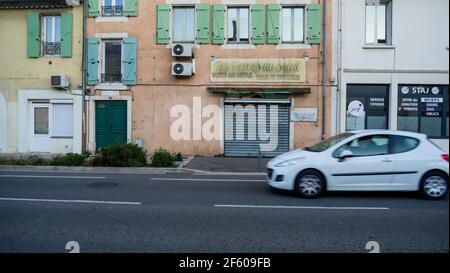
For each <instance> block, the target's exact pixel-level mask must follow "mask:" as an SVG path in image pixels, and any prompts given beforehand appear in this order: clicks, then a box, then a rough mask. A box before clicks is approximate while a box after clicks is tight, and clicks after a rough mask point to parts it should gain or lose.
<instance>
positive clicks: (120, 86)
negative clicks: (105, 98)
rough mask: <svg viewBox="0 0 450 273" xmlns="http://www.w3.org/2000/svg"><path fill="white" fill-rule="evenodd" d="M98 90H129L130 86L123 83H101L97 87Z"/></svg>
mask: <svg viewBox="0 0 450 273" xmlns="http://www.w3.org/2000/svg"><path fill="white" fill-rule="evenodd" d="M95 89H97V90H118V91H120V90H128V86H126V85H123V84H121V83H101V84H98V85H96V86H95Z"/></svg>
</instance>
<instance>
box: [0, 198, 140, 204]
mask: <svg viewBox="0 0 450 273" xmlns="http://www.w3.org/2000/svg"><path fill="white" fill-rule="evenodd" d="M0 201H25V202H54V203H83V204H108V205H142V203H140V202H120V201H95V200H58V199H32V198H1V197H0Z"/></svg>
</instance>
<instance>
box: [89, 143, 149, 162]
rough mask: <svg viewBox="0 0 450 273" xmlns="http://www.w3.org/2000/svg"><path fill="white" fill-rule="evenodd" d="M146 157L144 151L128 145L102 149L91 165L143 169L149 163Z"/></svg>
mask: <svg viewBox="0 0 450 273" xmlns="http://www.w3.org/2000/svg"><path fill="white" fill-rule="evenodd" d="M146 155H147V152H146V151H144V149H142V148H140V147H139V146H137V145H134V144H131V143H128V144H123V145H115V146H110V147H103V148H101V149H100V153H99V154H98V155H96V156H95V157H94V158H93V159H92V161H91V163H92V165H93V166H108V167H143V166H145V164H146V163H147V160H146Z"/></svg>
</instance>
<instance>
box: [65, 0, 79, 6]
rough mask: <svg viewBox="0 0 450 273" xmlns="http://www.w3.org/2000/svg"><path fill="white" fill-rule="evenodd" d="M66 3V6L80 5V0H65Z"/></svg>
mask: <svg viewBox="0 0 450 273" xmlns="http://www.w3.org/2000/svg"><path fill="white" fill-rule="evenodd" d="M66 4H67V5H68V6H72V7H73V6H79V5H80V0H66Z"/></svg>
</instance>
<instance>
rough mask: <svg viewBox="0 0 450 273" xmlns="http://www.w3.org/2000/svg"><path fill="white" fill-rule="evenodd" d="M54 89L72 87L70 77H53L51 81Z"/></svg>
mask: <svg viewBox="0 0 450 273" xmlns="http://www.w3.org/2000/svg"><path fill="white" fill-rule="evenodd" d="M50 85H51V86H52V87H53V88H68V87H69V86H70V81H69V77H67V76H62V75H53V76H52V77H51V80H50Z"/></svg>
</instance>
